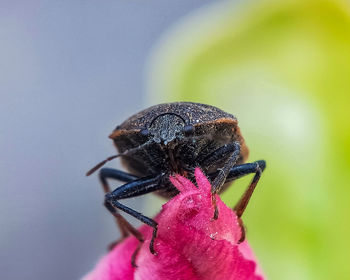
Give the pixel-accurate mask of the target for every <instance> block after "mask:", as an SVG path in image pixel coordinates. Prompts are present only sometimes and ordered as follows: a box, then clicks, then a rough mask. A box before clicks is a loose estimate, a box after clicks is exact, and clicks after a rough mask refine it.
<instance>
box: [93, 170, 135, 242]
mask: <svg viewBox="0 0 350 280" xmlns="http://www.w3.org/2000/svg"><path fill="white" fill-rule="evenodd" d="M99 179H100V182H101V185H102V188H103V191H104V193H105V194H106V193H109V192H110V191H111V189H110V187H109V184H108V182H107V179H115V180H119V181H122V182H125V183H127V182H130V181H134V180H137V179H138V177H136V176H134V175H131V174H129V173H126V172H124V171H121V170H117V169H113V168H102V169H101V170H100V172H99ZM104 205H105V206H106V208H107V209H108V210H109V211H110V212H111V210H110V206H109V205H107V204H106V202H105V203H104ZM113 216H114V217H115V221H116V223H117V225H118V227H119V229H120V232H121V235H122V238H125V237H127V236H128V233H129V232H133V231H136V229H135V228H134V227H133V226H132V225H131V224H130V223H129V222H128V221H127V220H126V219H125V218H124V217H123V216H122V215H120V214H119V213H118V212H116V211H115V213H114V214H113ZM110 247H113V244H112V245H111V246H110Z"/></svg>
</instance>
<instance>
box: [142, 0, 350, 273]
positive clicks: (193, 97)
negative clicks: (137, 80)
mask: <svg viewBox="0 0 350 280" xmlns="http://www.w3.org/2000/svg"><path fill="white" fill-rule="evenodd" d="M149 67H150V71H149V72H148V93H149V99H148V100H149V103H150V104H154V103H159V102H169V101H180V100H181V101H182V100H186V101H195V102H202V103H209V104H212V105H215V106H218V107H220V108H222V109H224V110H226V111H228V112H231V113H233V114H235V115H236V116H237V117H238V120H239V123H240V126H241V130H242V133H243V135H244V137H245V139H246V141H247V143H248V146H249V147H250V151H251V153H250V160H251V161H254V160H258V159H265V160H266V161H267V169H266V171H265V173H264V175H263V177H262V179H261V181H260V183H259V185H258V188H257V190H256V192H255V194H254V196H253V198H252V200H251V202H250V205H249V206H248V209H247V211H246V213H245V215H244V220H245V222H246V225H247V228H248V239H249V240H250V242H251V243H252V245H253V247H254V249H255V252H256V254H257V256H258V258H259V259H260V261H261V264H262V267H263V268H264V270H265V272H266V275H267V276H268V277H269V279H290V280H292V279H293V280H294V279H298V280H300V279H305V280H306V279H349V277H350V276H349V275H350V266H349V265H348V262H349V259H350V253H349V252H350V238H349V236H350V219H349V214H350V184H349V182H350V3H349V1H340V0H338V1H336V0H329V1H325V0H317V1H313V0H293V1H241V3H240V4H237V3H233V2H232V1H227V2H216V3H213V4H212V5H211V6H208V7H206V8H204V9H201V10H198V11H197V12H195V13H193V14H191V15H189V16H188V17H187V18H186V19H184V20H182V21H180V22H179V23H178V24H177V25H176V26H174V27H173V28H172V29H171V30H169V31H168V32H167V33H166V34H165V35H164V36H163V38H162V39H161V40H160V41H159V42H158V44H157V46H156V47H155V49H154V50H153V55H152V57H151V59H150V61H149ZM249 179H250V178H247V179H242V180H240V181H239V182H235V183H234V185H233V186H232V188H231V189H230V190H229V191H227V192H226V193H225V194H224V198H225V200H226V202H227V203H228V204H231V205H234V201H235V200H236V199H237V198H238V196H239V195H240V194H241V193H242V192H243V190H244V188H245V187H246V186H247V184H248V183H249Z"/></svg>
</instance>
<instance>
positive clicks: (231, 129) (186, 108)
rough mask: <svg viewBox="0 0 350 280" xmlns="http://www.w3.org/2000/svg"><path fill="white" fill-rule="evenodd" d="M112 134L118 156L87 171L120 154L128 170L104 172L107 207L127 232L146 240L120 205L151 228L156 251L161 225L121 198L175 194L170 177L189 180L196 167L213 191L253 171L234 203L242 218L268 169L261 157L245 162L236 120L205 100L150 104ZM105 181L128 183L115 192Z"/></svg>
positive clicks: (246, 153) (105, 170) (245, 147)
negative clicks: (209, 182) (127, 204)
mask: <svg viewBox="0 0 350 280" xmlns="http://www.w3.org/2000/svg"><path fill="white" fill-rule="evenodd" d="M110 138H111V139H112V140H113V141H114V144H115V146H116V148H117V150H118V152H119V154H117V155H115V156H112V157H109V158H107V159H106V160H105V161H103V162H101V163H99V164H98V165H97V166H95V167H94V168H93V169H91V170H90V171H89V172H88V173H87V175H90V174H91V173H93V172H94V171H95V170H97V169H98V168H100V167H101V166H102V165H103V164H105V163H106V162H107V161H109V160H112V159H114V158H116V157H121V159H122V163H123V164H124V166H125V168H126V169H127V170H128V171H129V172H130V173H126V172H123V171H121V170H116V169H111V168H103V169H101V170H100V174H99V176H100V180H101V183H102V186H103V188H104V190H105V192H106V196H105V206H106V207H107V209H108V210H109V211H110V212H111V213H112V214H113V215H114V216H115V217H116V219H117V222H118V224H119V226H120V228H121V232H122V234H123V235H124V236H126V235H127V234H128V233H129V232H131V233H132V234H134V235H135V236H136V237H137V238H138V239H139V240H140V241H142V236H141V235H140V234H139V233H138V232H137V230H136V229H134V228H133V227H132V226H131V225H130V224H129V223H128V222H127V221H126V220H125V219H124V218H123V217H122V216H121V215H120V214H119V213H118V211H117V209H119V210H122V211H124V212H126V213H128V214H130V215H132V216H134V217H135V218H137V219H139V220H141V221H142V222H144V223H146V224H148V225H150V226H152V227H153V239H152V241H151V244H150V250H151V252H152V253H154V248H153V241H154V238H155V236H156V234H157V223H156V222H155V221H154V220H152V219H150V218H148V217H146V216H144V215H142V214H141V213H138V212H136V211H135V210H133V209H131V208H129V207H126V206H124V205H123V204H121V203H120V202H119V200H121V199H124V198H130V197H135V196H138V195H142V194H146V193H150V192H156V193H157V194H159V195H161V196H163V197H166V198H171V197H173V196H175V195H176V194H177V193H178V191H177V189H176V188H175V187H174V186H173V185H172V184H171V183H170V181H169V179H168V178H169V175H171V174H173V173H179V174H181V175H184V176H187V177H189V178H191V177H192V176H193V172H194V169H195V167H198V166H199V167H201V169H202V170H203V171H204V172H205V173H206V174H207V175H208V177H209V179H211V181H212V193H213V194H215V193H219V192H221V191H222V190H223V189H225V188H226V187H227V186H228V183H229V182H230V181H233V180H235V179H237V178H239V177H242V176H244V175H247V174H249V173H255V176H254V178H253V180H252V182H251V184H250V185H249V187H248V189H247V191H246V192H245V193H244V194H243V196H242V198H241V200H240V201H239V202H238V203H237V205H236V207H235V211H236V213H237V216H238V217H239V218H240V217H241V215H242V214H243V212H244V210H245V207H246V206H247V204H248V201H249V198H250V196H251V194H252V193H253V191H254V188H255V186H256V184H257V182H258V180H259V178H260V176H261V173H262V171H263V170H264V168H265V161H263V160H260V161H257V162H254V163H244V162H245V160H246V159H247V157H248V148H247V146H246V145H245V142H244V139H243V137H242V135H241V133H240V129H239V127H238V122H237V119H236V118H235V117H234V116H233V115H231V114H228V113H226V112H224V111H222V110H220V109H218V108H216V107H213V106H209V105H204V104H198V103H191V102H177V103H167V104H160V105H156V106H152V107H150V108H148V109H145V110H143V111H141V112H139V113H137V114H135V115H133V116H131V117H130V118H129V119H127V120H126V121H124V122H123V123H122V124H121V125H119V126H117V128H116V129H115V130H114V131H113V132H112V134H111V135H110ZM107 179H117V180H120V181H123V182H125V184H124V185H122V186H120V187H118V188H117V189H115V190H114V191H112V192H111V191H110V188H109V185H108V182H107ZM214 197H215V196H213V198H214ZM213 204H214V206H215V212H214V218H215V219H217V218H218V212H217V208H216V202H215V199H213ZM243 239H244V231H243V227H242V240H243Z"/></svg>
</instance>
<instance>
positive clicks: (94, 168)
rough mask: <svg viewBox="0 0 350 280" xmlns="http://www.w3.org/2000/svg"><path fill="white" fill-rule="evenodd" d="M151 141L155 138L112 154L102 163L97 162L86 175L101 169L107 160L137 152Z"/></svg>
mask: <svg viewBox="0 0 350 280" xmlns="http://www.w3.org/2000/svg"><path fill="white" fill-rule="evenodd" d="M151 143H153V139H150V140H148V141H147V142H145V143H143V144H142V145H140V146H137V147H135V148H132V149H129V150H126V151H124V152H122V153H120V154H116V155H114V156H110V157H108V158H106V159H105V160H103V161H101V162H100V163H98V164H96V165H95V166H94V167H93V168H91V169H90V170H89V171H88V172H86V174H85V175H86V176H90V175H91V174H92V173H94V172H95V171H97V170H98V169H100V168H101V167H102V166H104V165H105V164H106V163H107V162H109V161H111V160H113V159H115V158H117V157H120V156H125V155H128V154H129V153H132V152H135V151H137V150H139V149H142V148H144V147H146V146H148V145H150V144H151Z"/></svg>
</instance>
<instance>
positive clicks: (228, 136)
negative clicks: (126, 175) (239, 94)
mask: <svg viewBox="0 0 350 280" xmlns="http://www.w3.org/2000/svg"><path fill="white" fill-rule="evenodd" d="M109 137H110V138H111V139H112V140H113V141H114V144H115V146H116V148H117V150H118V152H119V153H121V154H122V156H121V159H122V163H123V165H124V166H125V168H126V169H127V170H128V171H129V172H130V173H131V174H134V175H136V176H138V177H144V176H148V175H157V174H164V176H163V178H164V182H163V184H165V187H164V188H163V189H162V190H159V191H157V193H158V194H160V195H161V196H163V197H166V198H170V197H172V196H174V195H176V194H177V193H178V191H177V190H176V189H175V188H174V187H173V186H172V185H171V184H170V182H169V181H168V177H169V175H170V174H172V173H179V174H181V175H184V176H188V175H189V174H192V173H193V171H194V168H195V167H197V166H200V167H201V168H202V170H203V171H204V172H205V173H206V174H211V173H214V172H216V171H217V169H219V168H220V167H222V166H223V165H224V164H225V162H226V161H227V160H228V157H229V156H230V155H231V153H227V154H225V153H221V154H220V155H216V154H215V153H216V151H217V150H218V149H220V148H222V147H226V145H229V144H232V143H234V142H239V144H240V154H239V158H238V160H237V162H236V165H239V164H242V163H243V162H245V160H246V159H247V157H248V148H247V146H246V145H245V142H244V139H243V137H242V135H241V132H240V129H239V127H238V122H237V119H236V118H235V116H233V115H231V114H228V113H226V112H224V111H222V110H220V109H218V108H216V107H213V106H210V105H205V104H199V103H192V102H176V103H166V104H160V105H155V106H152V107H150V108H148V109H145V110H143V111H141V112H139V113H137V114H135V115H133V116H131V117H130V118H128V119H127V120H126V121H124V122H123V123H122V124H121V125H119V126H117V128H116V129H115V130H114V131H113V133H112V134H111V135H110V136H109ZM123 154H124V155H123ZM213 157H214V159H213ZM215 157H219V158H215ZM222 189H225V187H224V188H222Z"/></svg>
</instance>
